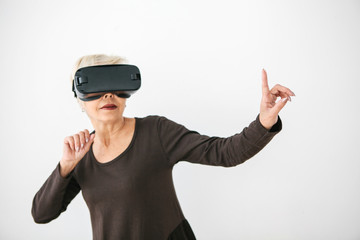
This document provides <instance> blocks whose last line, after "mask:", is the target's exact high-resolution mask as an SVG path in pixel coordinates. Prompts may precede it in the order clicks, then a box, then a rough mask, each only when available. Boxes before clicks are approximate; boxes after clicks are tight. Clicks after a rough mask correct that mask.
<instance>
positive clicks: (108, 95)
mask: <svg viewBox="0 0 360 240" xmlns="http://www.w3.org/2000/svg"><path fill="white" fill-rule="evenodd" d="M108 97H111V98H112V97H114V94H113V93H111V92H108V93H105V94H104V98H105V99H106V98H108Z"/></svg>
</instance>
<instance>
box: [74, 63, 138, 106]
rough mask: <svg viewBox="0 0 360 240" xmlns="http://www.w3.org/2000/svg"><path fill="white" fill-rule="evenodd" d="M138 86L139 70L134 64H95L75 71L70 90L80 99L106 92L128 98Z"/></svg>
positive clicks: (93, 98)
mask: <svg viewBox="0 0 360 240" xmlns="http://www.w3.org/2000/svg"><path fill="white" fill-rule="evenodd" d="M140 86H141V75H140V71H139V69H138V68H137V67H136V66H134V65H128V64H113V65H97V66H90V67H84V68H80V69H78V70H77V71H76V73H75V76H74V80H73V86H72V91H73V92H74V96H75V97H77V96H78V97H79V98H80V99H81V100H82V101H92V100H95V99H99V98H101V97H102V96H103V95H104V94H105V93H108V92H111V93H113V94H115V95H117V96H118V97H122V98H129V97H130V96H131V95H132V94H134V93H135V92H136V91H137V90H138V89H139V88H140Z"/></svg>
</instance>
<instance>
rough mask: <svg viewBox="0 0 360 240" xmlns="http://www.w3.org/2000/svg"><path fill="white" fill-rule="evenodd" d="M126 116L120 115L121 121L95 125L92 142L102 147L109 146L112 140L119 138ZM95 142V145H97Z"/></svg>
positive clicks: (124, 125)
mask: <svg viewBox="0 0 360 240" xmlns="http://www.w3.org/2000/svg"><path fill="white" fill-rule="evenodd" d="M126 124H127V118H125V117H122V118H121V121H118V122H116V124H114V123H111V124H109V123H99V124H97V125H96V126H95V129H96V132H95V139H94V143H98V144H99V145H102V146H104V147H109V146H110V145H111V143H112V142H114V141H116V140H117V139H119V136H121V135H122V133H123V132H124V130H125V128H126ZM98 144H96V145H98Z"/></svg>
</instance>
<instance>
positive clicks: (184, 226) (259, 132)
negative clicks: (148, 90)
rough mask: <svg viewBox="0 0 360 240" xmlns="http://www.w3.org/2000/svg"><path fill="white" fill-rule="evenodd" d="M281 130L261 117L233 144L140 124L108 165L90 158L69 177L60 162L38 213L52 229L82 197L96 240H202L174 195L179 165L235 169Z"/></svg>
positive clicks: (157, 122) (158, 120)
mask: <svg viewBox="0 0 360 240" xmlns="http://www.w3.org/2000/svg"><path fill="white" fill-rule="evenodd" d="M281 128H282V124H281V120H280V118H279V120H278V122H277V123H276V124H275V125H274V126H273V127H272V128H271V129H270V130H267V129H265V128H264V127H263V126H262V125H261V123H260V121H259V116H257V118H256V120H255V121H253V122H252V123H251V124H250V125H249V126H248V127H246V128H244V129H243V131H242V132H241V133H238V134H235V135H233V136H231V137H228V138H220V137H208V136H205V135H200V134H199V133H197V132H195V131H190V130H188V129H186V128H185V127H184V126H182V125H180V124H177V123H175V122H173V121H171V120H168V119H167V118H165V117H159V116H148V117H145V118H136V123H135V133H134V136H133V139H132V141H131V143H130V145H129V147H128V148H127V149H126V150H125V151H124V152H123V153H122V154H120V155H119V156H118V157H116V158H115V159H113V160H112V161H110V162H107V163H100V162H98V161H97V160H96V159H95V157H94V154H93V151H92V146H91V147H90V150H89V152H87V153H86V154H85V156H84V157H83V159H82V160H81V161H80V162H79V163H78V165H77V166H76V167H75V169H74V170H73V171H72V172H71V174H70V175H69V176H68V177H66V178H63V177H61V175H60V171H59V164H58V165H57V167H56V169H55V170H54V171H53V172H52V174H51V175H50V176H49V177H48V179H47V180H46V182H45V183H44V184H43V186H42V187H41V188H40V190H39V191H38V192H37V193H36V195H35V197H34V200H33V205H32V215H33V218H34V220H35V222H37V223H47V222H50V221H51V220H53V219H55V218H57V217H58V216H59V215H60V214H61V212H63V211H65V210H66V208H67V206H68V204H69V203H70V202H71V200H72V199H73V198H74V197H75V196H76V195H77V194H78V193H79V192H80V190H81V191H82V195H83V197H84V199H85V202H86V204H87V206H88V208H89V211H90V216H91V224H92V231H93V239H96V240H100V239H114V240H119V239H124V240H133V239H134V240H135V239H137V240H140V239H151V240H152V239H154V240H162V239H164V240H165V239H173V240H174V239H178V240H184V239H195V236H194V234H193V232H192V230H191V227H190V225H189V224H188V222H187V221H186V219H185V217H184V215H183V213H182V210H181V208H180V204H179V202H178V199H177V197H176V194H175V190H174V185H173V180H172V169H173V166H174V165H175V164H176V163H177V162H179V161H188V162H192V163H200V164H207V165H215V166H224V167H230V166H235V165H238V164H241V163H243V162H244V161H246V160H247V159H249V158H250V157H252V156H254V155H255V154H256V153H258V152H259V151H260V150H261V149H262V148H263V147H264V146H265V145H266V144H267V143H268V142H269V141H270V140H271V139H272V138H273V137H274V136H275V135H276V134H277V133H278V132H279V131H280V130H281Z"/></svg>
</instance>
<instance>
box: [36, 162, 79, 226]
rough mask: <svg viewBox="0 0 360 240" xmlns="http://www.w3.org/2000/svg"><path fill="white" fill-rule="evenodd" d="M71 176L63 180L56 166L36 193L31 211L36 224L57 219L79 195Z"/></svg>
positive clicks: (76, 185) (58, 166) (58, 167)
mask: <svg viewBox="0 0 360 240" xmlns="http://www.w3.org/2000/svg"><path fill="white" fill-rule="evenodd" d="M72 174H73V173H71V174H70V175H69V176H67V177H66V178H63V177H62V176H61V175H60V164H58V165H57V167H56V168H55V170H54V171H53V172H52V173H51V175H50V176H49V177H48V179H47V180H46V182H45V183H44V184H43V185H42V187H41V188H40V190H39V191H38V192H37V193H36V195H35V197H34V199H33V204H32V209H31V213H32V216H33V218H34V221H35V222H36V223H48V222H50V221H51V220H53V219H55V218H57V217H58V216H59V215H60V214H61V213H62V212H63V211H65V210H66V208H67V206H68V205H69V203H70V202H71V200H72V199H73V198H74V197H75V196H76V195H77V194H78V193H79V191H80V186H79V184H78V183H77V182H76V180H75V178H74V177H73V176H72Z"/></svg>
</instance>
